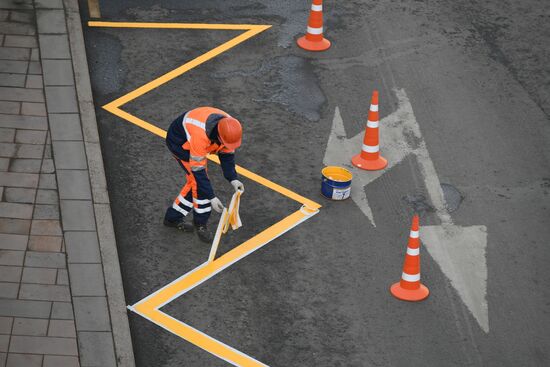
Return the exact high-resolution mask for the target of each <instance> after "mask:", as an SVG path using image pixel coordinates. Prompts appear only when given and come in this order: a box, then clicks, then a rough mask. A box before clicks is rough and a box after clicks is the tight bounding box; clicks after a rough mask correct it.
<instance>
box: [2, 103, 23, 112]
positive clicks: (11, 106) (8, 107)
mask: <svg viewBox="0 0 550 367" xmlns="http://www.w3.org/2000/svg"><path fill="white" fill-rule="evenodd" d="M20 109H21V103H19V102H8V101H0V113H9V114H18V113H19V111H20Z"/></svg>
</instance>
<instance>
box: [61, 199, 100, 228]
mask: <svg viewBox="0 0 550 367" xmlns="http://www.w3.org/2000/svg"><path fill="white" fill-rule="evenodd" d="M61 217H62V218H63V229H64V230H65V231H94V230H95V228H96V226H95V217H94V209H93V206H92V202H91V201H85V200H61Z"/></svg>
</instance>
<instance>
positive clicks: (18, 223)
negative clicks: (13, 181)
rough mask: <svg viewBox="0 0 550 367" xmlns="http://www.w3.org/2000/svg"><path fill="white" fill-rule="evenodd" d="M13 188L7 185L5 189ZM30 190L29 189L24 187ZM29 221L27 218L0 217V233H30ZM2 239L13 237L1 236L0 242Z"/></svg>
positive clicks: (11, 238)
mask: <svg viewBox="0 0 550 367" xmlns="http://www.w3.org/2000/svg"><path fill="white" fill-rule="evenodd" d="M11 189H13V188H11V187H7V188H6V191H7V190H11ZM25 190H30V189H25ZM30 225H31V221H30V220H28V219H16V218H0V233H4V234H15V235H28V234H29V233H30ZM0 237H1V235H0ZM4 240H14V238H13V237H8V238H2V239H0V243H2V242H3V241H4Z"/></svg>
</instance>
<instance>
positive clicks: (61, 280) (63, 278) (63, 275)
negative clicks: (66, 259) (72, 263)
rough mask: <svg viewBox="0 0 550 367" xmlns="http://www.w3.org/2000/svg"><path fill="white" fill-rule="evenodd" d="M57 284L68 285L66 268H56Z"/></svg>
mask: <svg viewBox="0 0 550 367" xmlns="http://www.w3.org/2000/svg"><path fill="white" fill-rule="evenodd" d="M56 283H57V284H58V285H69V272H68V271H67V270H66V269H59V270H57V280H56Z"/></svg>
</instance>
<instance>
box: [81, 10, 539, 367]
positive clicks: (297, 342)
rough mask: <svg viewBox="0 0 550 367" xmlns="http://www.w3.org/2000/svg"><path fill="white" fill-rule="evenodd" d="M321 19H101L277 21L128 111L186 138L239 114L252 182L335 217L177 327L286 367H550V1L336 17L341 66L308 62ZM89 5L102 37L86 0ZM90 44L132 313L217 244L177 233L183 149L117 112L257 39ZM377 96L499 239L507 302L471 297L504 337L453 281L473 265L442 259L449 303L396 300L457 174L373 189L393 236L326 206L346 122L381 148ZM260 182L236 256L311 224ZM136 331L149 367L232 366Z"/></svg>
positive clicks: (256, 263) (204, 35) (230, 276)
mask: <svg viewBox="0 0 550 367" xmlns="http://www.w3.org/2000/svg"><path fill="white" fill-rule="evenodd" d="M309 6H310V2H309V1H307V0H300V1H293V2H289V1H279V0H277V1H264V2H259V1H239V2H229V1H221V0H203V1H200V2H196V1H175V0H174V1H145V0H139V1H127V0H126V1H116V2H114V1H103V2H101V11H102V20H111V21H140V22H145V21H149V22H187V23H189V22H200V23H250V24H270V25H272V27H271V28H270V29H268V30H267V31H265V32H263V33H261V34H259V35H258V36H256V37H254V38H252V39H250V40H248V41H246V42H245V43H243V44H241V45H239V46H237V47H235V48H233V49H231V50H229V51H228V52H226V53H224V54H222V55H220V56H218V57H216V58H215V59H213V60H211V61H209V62H207V63H205V64H203V65H201V66H199V67H197V68H196V69H193V70H192V71H190V72H189V73H186V74H184V75H182V76H181V77H179V78H176V79H174V80H172V81H171V82H169V83H167V84H165V85H163V86H161V87H159V88H157V89H155V90H153V91H151V92H149V93H147V94H146V95H144V96H141V97H139V98H138V99H136V100H134V101H132V102H130V103H128V104H127V105H125V106H124V109H125V110H127V111H128V112H130V113H132V114H134V115H136V116H139V117H140V118H143V119H145V120H147V121H151V122H154V124H155V125H157V126H159V127H161V128H163V129H166V128H167V127H168V125H169V124H170V122H171V121H172V120H173V119H174V118H175V117H176V116H177V115H179V114H180V113H181V112H182V111H184V110H186V109H189V108H192V107H195V106H200V105H212V106H216V107H219V108H222V109H224V110H226V111H228V112H230V113H231V114H233V115H234V116H236V117H238V118H239V119H240V120H241V121H242V122H243V125H244V129H245V137H244V144H243V147H242V148H241V149H240V150H239V152H238V156H237V160H238V163H239V164H240V165H242V166H244V167H246V168H248V169H250V170H252V171H254V172H256V173H258V174H260V175H262V176H264V177H266V178H269V179H271V180H273V181H275V182H277V183H279V184H281V185H283V186H285V187H288V188H289V189H291V190H294V191H296V192H298V193H300V194H301V195H304V196H305V197H308V198H311V199H312V200H315V201H318V202H319V203H321V204H322V205H323V208H322V209H321V212H320V213H319V214H318V215H317V216H315V217H313V218H312V219H311V220H309V221H307V222H306V223H304V224H302V225H300V226H298V227H297V228H295V229H294V230H292V231H290V232H288V233H286V234H285V235H283V236H282V237H280V238H279V239H276V240H275V241H273V242H271V243H270V244H268V245H267V246H265V247H264V248H262V249H260V250H259V251H257V252H255V253H253V254H252V255H250V256H248V257H246V258H245V259H243V260H241V261H240V262H239V263H237V264H235V265H233V266H232V267H230V268H228V269H227V270H225V271H223V272H222V273H220V274H218V275H216V276H215V277H214V278H212V279H210V280H209V281H207V282H205V283H204V284H202V285H200V286H199V287H197V288H196V289H193V290H192V291H191V292H190V293H188V294H186V295H184V296H183V297H180V298H178V299H176V300H175V301H173V302H172V303H170V304H168V305H167V306H165V307H164V308H163V311H165V312H167V313H168V314H170V315H172V316H173V317H175V318H177V319H180V320H185V322H187V323H189V324H190V325H192V326H193V327H195V328H197V329H198V330H201V331H204V332H205V333H207V334H208V335H210V336H212V337H213V338H215V339H218V340H220V341H223V342H224V343H227V344H229V345H231V346H232V347H234V348H236V349H238V350H240V351H242V352H243V353H246V354H248V355H250V356H253V357H254V358H256V359H258V360H260V361H262V362H263V363H266V364H268V365H270V366H331V367H332V366H346V367H349V366H548V365H550V332H549V331H548V330H550V312H549V310H550V288H549V287H548V284H550V272H549V271H548V264H550V251H549V249H548V241H549V239H550V196H549V191H550V165H549V158H550V144H549V141H550V119H549V116H550V63H549V62H548V61H549V60H550V26H549V24H550V4H549V3H548V1H544V0H524V1H519V2H518V1H508V0H505V1H503V0H484V1H481V0H470V1H452V0H434V1H421V0H416V1H414V0H403V1H389V0H380V1H345V2H341V1H338V2H337V1H326V2H325V4H324V6H325V19H326V22H325V28H326V32H325V35H326V37H327V38H329V39H330V40H331V41H332V42H333V46H332V48H331V49H330V50H328V51H326V52H323V53H309V52H306V51H303V50H301V49H299V48H297V47H296V45H295V38H296V37H298V36H300V35H302V34H303V32H304V30H305V27H306V19H307V14H308V11H309V10H308V9H309ZM81 7H82V9H83V10H82V12H83V18H84V19H85V20H87V18H88V16H87V12H86V2H84V1H82V2H81ZM84 32H85V38H86V46H87V52H88V60H89V66H90V72H91V78H92V85H93V91H94V98H95V103H96V112H97V116H98V122H99V128H100V135H101V142H102V148H103V153H104V160H105V166H106V171H107V172H106V173H107V181H108V187H109V193H110V198H111V203H112V211H113V216H114V218H113V219H114V223H115V231H116V235H117V243H118V249H119V256H120V260H121V265H122V272H123V280H124V287H125V292H126V300H127V302H128V304H133V303H135V302H137V301H139V300H140V299H142V298H143V297H145V296H147V295H149V294H150V293H152V292H153V291H155V290H156V289H158V288H160V287H162V286H164V285H166V284H167V283H169V282H171V281H172V280H174V279H175V278H177V277H179V276H181V275H182V274H184V273H186V272H187V271H189V270H191V269H193V268H194V267H196V266H197V265H199V264H200V263H202V262H203V261H204V260H205V259H206V257H207V256H208V252H209V247H208V246H205V245H204V244H202V243H200V242H199V241H198V239H197V238H196V237H195V236H193V235H188V234H182V233H178V232H177V231H175V230H173V229H170V228H165V227H163V225H162V218H163V215H164V210H165V209H166V207H167V205H169V204H170V203H171V201H172V200H173V197H174V195H176V194H177V192H178V191H179V189H180V187H181V185H182V183H183V175H182V172H181V171H180V170H179V168H178V166H177V164H176V162H174V161H173V160H172V159H171V158H170V154H169V152H168V151H167V149H166V148H165V145H164V142H163V141H162V139H160V138H159V137H157V136H154V135H152V134H151V133H149V132H147V131H144V130H142V129H140V128H138V127H136V126H134V125H132V124H130V123H128V122H127V121H124V120H122V119H120V118H119V117H117V116H114V115H112V114H110V113H109V112H107V111H105V110H103V109H101V106H102V105H104V104H106V103H108V102H110V101H112V100H113V99H115V98H118V97H120V96H122V95H124V94H126V93H128V92H130V91H132V90H133V89H135V88H137V87H139V86H140V85H142V84H145V83H146V82H148V81H150V80H152V79H154V78H155V77H157V76H160V75H162V74H164V73H166V72H168V71H170V70H172V69H174V68H176V67H177V66H179V65H181V64H183V63H184V62H186V61H189V60H191V59H193V58H194V57H197V56H198V55H200V54H202V53H204V52H206V51H208V50H209V49H211V48H213V47H215V46H217V45H218V44H221V43H222V42H224V41H226V40H229V39H231V38H232V37H235V36H236V35H237V34H238V32H236V31H219V30H217V31H215V30H212V31H200V30H145V29H108V28H89V27H87V26H86V25H84ZM373 89H378V90H379V91H380V97H381V105H380V110H381V116H382V117H387V118H388V117H391V116H392V113H395V112H396V111H397V110H398V109H399V106H400V100H399V98H398V97H399V91H400V90H403V91H405V93H406V96H407V98H408V100H409V101H410V105H411V106H412V110H414V116H415V120H416V123H417V124H418V126H419V128H420V130H421V133H422V139H423V141H424V142H425V146H426V149H427V151H428V152H429V156H430V159H431V162H433V166H434V168H435V172H436V173H435V174H436V175H437V179H438V181H436V182H440V183H442V184H443V185H444V188H445V190H444V192H445V193H446V195H447V200H448V204H449V211H450V212H451V213H450V217H451V218H452V222H453V223H454V224H455V225H457V226H465V227H467V226H473V225H476V226H477V225H479V226H484V228H485V229H486V234H487V237H486V248H485V247H484V248H483V249H482V250H483V251H482V253H481V255H480V256H477V255H476V256H477V257H476V259H477V260H476V261H478V262H479V263H480V264H483V266H485V267H486V276H485V275H484V273H483V272H481V273H480V274H481V276H480V277H481V278H486V279H482V281H483V285H485V284H486V295H485V294H484V293H485V288H484V287H481V285H480V284H473V283H475V282H468V281H465V282H463V284H462V288H461V289H462V292H465V293H464V294H468V292H469V290H471V289H477V290H479V289H482V292H483V296H484V300H483V301H484V302H485V303H486V306H487V310H486V317H487V323H486V325H485V326H484V325H483V324H484V323H483V322H480V318H481V319H482V318H483V317H482V316H480V315H478V314H477V313H476V311H475V308H472V307H470V306H469V305H468V304H467V301H465V299H467V297H465V296H464V295H463V293H460V292H459V291H458V290H457V289H459V288H460V287H458V286H457V284H458V283H457V282H455V281H456V279H454V280H453V279H451V278H452V277H451V276H449V274H452V272H453V271H458V272H460V266H458V268H455V269H454V270H452V269H448V268H447V267H448V266H449V264H448V263H447V262H445V261H440V260H439V259H436V258H437V256H432V255H431V254H435V252H433V253H432V252H427V251H426V248H424V249H423V250H422V281H423V283H425V284H426V285H427V286H428V287H429V288H430V290H431V295H430V297H429V298H428V299H427V300H426V301H424V302H421V303H406V302H401V301H398V300H396V299H394V298H393V297H392V296H391V295H390V293H389V291H388V287H389V286H390V285H391V284H392V283H393V282H396V281H398V279H399V276H400V274H401V266H402V261H403V254H404V251H405V246H406V241H407V235H408V228H409V225H410V218H411V215H412V213H413V211H414V210H417V211H419V212H420V214H421V222H422V224H425V225H440V224H441V218H440V217H438V216H437V203H434V202H433V198H432V197H431V196H430V195H429V191H430V190H429V189H428V188H427V185H429V184H430V182H431V183H433V182H434V179H435V178H436V177H435V176H434V175H431V176H430V175H429V174H427V173H426V171H425V170H424V169H423V166H422V164H423V161H422V160H421V159H419V158H417V157H416V156H415V155H408V156H406V157H404V158H403V159H402V160H401V161H400V162H398V163H397V164H395V165H394V166H393V167H392V168H391V169H389V170H387V172H385V173H384V174H383V175H381V176H380V177H379V178H378V179H376V180H374V181H372V182H370V183H369V184H368V185H366V187H365V188H364V190H365V195H366V197H367V198H368V202H369V206H370V209H371V210H372V213H373V217H374V219H375V222H376V227H375V226H373V225H372V223H371V222H370V221H369V219H368V218H367V216H365V214H364V211H362V210H361V208H360V207H359V206H358V204H357V203H356V202H355V201H353V200H347V201H345V202H332V201H328V200H326V199H323V198H322V197H321V196H320V170H321V169H322V167H323V159H324V157H325V151H326V149H327V141H328V140H329V136H330V134H331V129H333V121H334V118H335V110H336V107H338V110H339V112H340V114H341V118H342V121H343V125H344V128H345V131H346V135H347V137H349V138H351V137H352V136H355V135H357V134H360V133H361V131H362V129H364V124H365V121H366V116H367V111H368V107H369V100H370V94H371V92H372V90H373ZM381 149H382V152H384V146H383V145H382V148H381ZM357 152H359V147H357ZM210 176H211V177H212V179H213V182H214V187H215V190H216V191H217V193H218V194H219V196H220V197H222V198H223V199H224V200H225V201H227V200H229V198H230V195H231V187H230V185H229V184H228V183H227V182H225V181H224V180H223V178H222V177H221V170H220V169H219V167H217V166H215V165H213V164H211V173H210ZM244 183H245V186H246V192H245V194H244V196H243V202H242V209H241V215H242V220H243V223H244V227H243V228H242V229H239V230H238V231H236V232H234V233H232V234H230V235H229V236H228V237H227V238H224V242H223V243H222V249H221V250H222V252H226V251H228V250H229V249H231V248H232V247H234V246H236V245H238V244H240V243H241V242H243V241H244V240H246V239H248V238H249V237H251V236H252V235H253V234H255V233H257V232H258V231H259V230H261V229H264V228H266V227H267V226H269V225H271V224H273V223H274V222H276V221H277V220H279V219H281V218H283V217H284V216H286V215H288V214H289V213H290V212H291V211H295V210H296V209H297V208H298V206H297V204H296V203H294V202H292V201H291V200H288V199H285V198H282V197H281V196H280V195H278V194H276V193H274V192H272V191H270V190H269V189H267V188H265V187H262V186H260V185H258V184H256V183H254V182H252V181H250V180H244ZM453 195H454V196H453ZM212 219H213V220H212V223H214V224H215V223H217V219H218V216H214V217H213V218H212ZM212 227H214V225H212ZM466 250H467V249H460V248H459V249H457V251H458V252H460V251H463V252H464V251H466ZM461 254H463V255H464V253H461ZM466 255H468V254H466ZM466 255H465V256H466ZM470 255H471V254H470ZM464 268H465V269H469V268H468V264H464ZM130 326H131V332H132V338H133V343H134V349H135V356H136V362H137V365H138V366H139V367H145V366H147V367H149V366H163V367H164V366H225V365H227V363H226V362H224V361H222V360H220V359H218V358H216V357H215V356H213V355H211V354H209V353H207V352H205V351H203V350H201V349H199V348H197V347H195V346H194V345H192V344H190V343H188V342H186V341H184V340H182V339H181V338H179V337H177V336H175V335H172V334H170V333H168V332H167V331H165V330H163V329H161V328H160V327H158V326H156V325H154V324H152V323H151V322H149V321H147V320H146V319H144V318H142V317H140V316H138V315H135V314H132V313H131V314H130Z"/></svg>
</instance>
